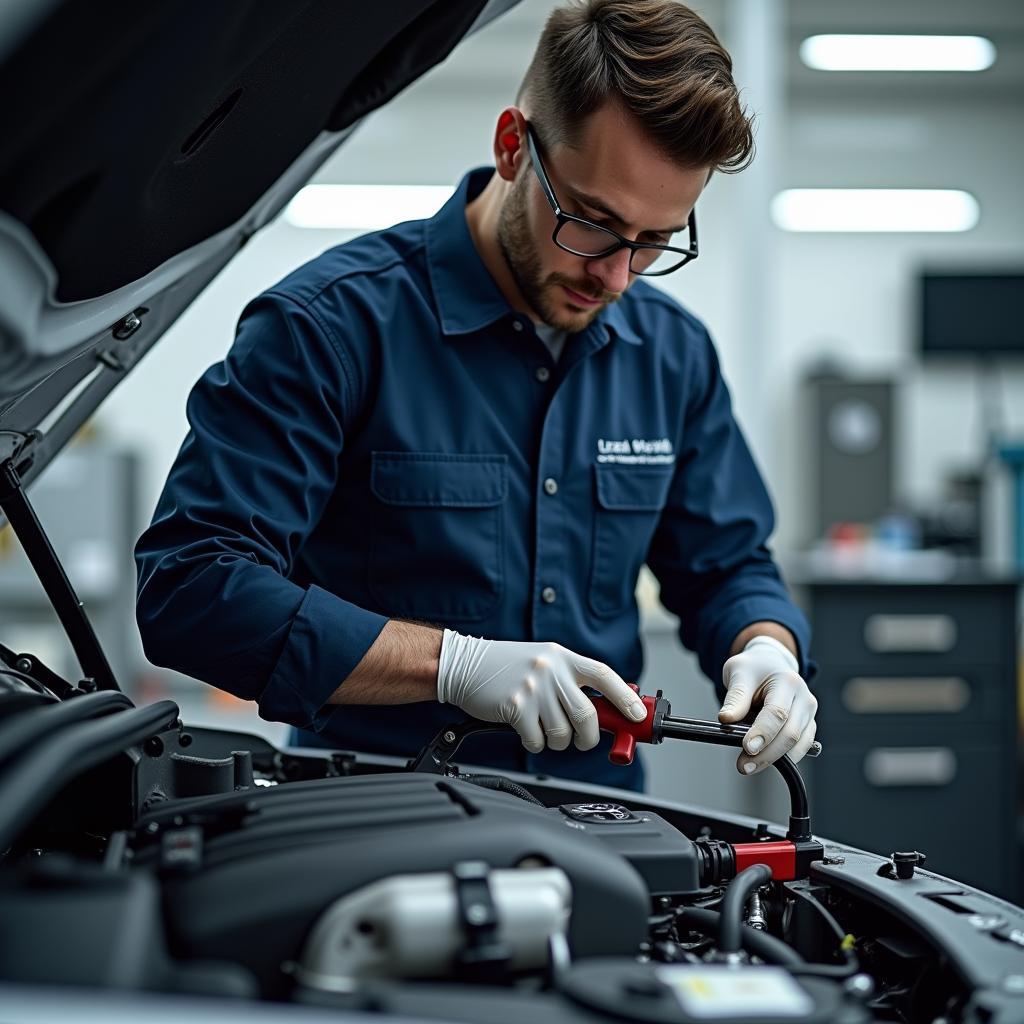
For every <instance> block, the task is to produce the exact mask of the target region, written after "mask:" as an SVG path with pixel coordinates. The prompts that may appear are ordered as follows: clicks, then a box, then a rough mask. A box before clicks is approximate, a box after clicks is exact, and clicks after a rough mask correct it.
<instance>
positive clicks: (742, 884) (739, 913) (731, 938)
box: [718, 864, 772, 953]
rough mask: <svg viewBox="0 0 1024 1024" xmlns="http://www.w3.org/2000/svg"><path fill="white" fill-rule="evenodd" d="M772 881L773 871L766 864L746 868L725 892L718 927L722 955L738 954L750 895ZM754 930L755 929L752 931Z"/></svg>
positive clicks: (719, 946)
mask: <svg viewBox="0 0 1024 1024" xmlns="http://www.w3.org/2000/svg"><path fill="white" fill-rule="evenodd" d="M771 880H772V870H771V868H769V867H767V866H766V865H764V864H752V865H751V866H750V867H749V868H744V870H743V871H741V872H740V873H739V874H738V875H737V876H736V877H735V878H734V879H733V880H732V881H731V882H730V883H729V886H728V888H727V889H726V890H725V896H724V897H723V899H722V918H721V921H720V922H719V927H718V949H719V951H720V952H722V953H738V952H739V951H740V946H741V942H740V939H741V936H742V934H743V927H744V926H743V911H744V908H745V907H746V905H747V900H748V899H749V897H750V894H751V893H752V892H753V891H754V890H755V889H759V888H760V887H761V886H762V885H767V884H768V883H769V882H770V881H771ZM751 930H753V929H751Z"/></svg>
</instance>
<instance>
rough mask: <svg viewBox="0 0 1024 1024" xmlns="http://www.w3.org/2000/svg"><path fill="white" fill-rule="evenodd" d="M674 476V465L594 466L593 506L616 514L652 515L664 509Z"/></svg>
mask: <svg viewBox="0 0 1024 1024" xmlns="http://www.w3.org/2000/svg"><path fill="white" fill-rule="evenodd" d="M674 473H675V466H674V465H664V466H618V465H615V464H614V463H604V464H599V465H596V466H594V475H595V478H596V480H597V503H598V504H599V505H600V506H601V507H602V508H607V509H612V510H615V511H619V512H656V511H657V510H658V509H661V508H664V507H665V500H666V499H667V497H668V489H669V486H670V485H671V483H672V476H673V474H674Z"/></svg>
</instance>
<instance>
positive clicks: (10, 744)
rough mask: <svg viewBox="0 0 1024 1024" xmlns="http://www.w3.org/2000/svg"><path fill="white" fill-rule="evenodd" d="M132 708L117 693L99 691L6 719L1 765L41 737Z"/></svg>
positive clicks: (1, 729) (0, 726) (0, 736)
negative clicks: (90, 719) (75, 724)
mask: <svg viewBox="0 0 1024 1024" xmlns="http://www.w3.org/2000/svg"><path fill="white" fill-rule="evenodd" d="M131 707H134V705H133V704H132V702H131V701H130V700H129V699H128V697H126V696H125V694H123V693H121V692H120V691H119V690H98V691H97V692H96V693H86V694H83V695H82V696H81V697H71V698H69V699H68V700H65V701H61V702H60V703H59V704H50V705H47V706H46V707H41V708H37V709H34V710H33V711H32V712H31V713H30V714H23V715H16V716H14V717H12V718H9V719H8V720H7V721H5V722H0V765H3V764H4V763H5V762H7V761H9V760H10V759H11V758H12V757H14V756H15V755H16V754H18V753H19V752H20V751H22V750H24V749H25V748H26V747H28V746H31V745H32V744H34V743H36V742H38V741H39V740H41V739H42V738H43V737H48V736H52V735H53V734H54V733H55V732H57V731H59V730H60V729H64V728H66V727H67V726H69V725H72V724H73V723H75V722H81V721H84V720H85V719H88V718H100V717H101V716H103V715H109V714H112V713H113V712H114V711H124V710H127V709H128V708H131Z"/></svg>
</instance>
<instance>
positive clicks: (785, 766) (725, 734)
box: [661, 715, 809, 818]
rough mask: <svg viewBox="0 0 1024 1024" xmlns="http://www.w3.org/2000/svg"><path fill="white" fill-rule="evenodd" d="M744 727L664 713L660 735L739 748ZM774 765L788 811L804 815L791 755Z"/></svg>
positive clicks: (802, 793)
mask: <svg viewBox="0 0 1024 1024" xmlns="http://www.w3.org/2000/svg"><path fill="white" fill-rule="evenodd" d="M746 734H747V730H746V727H744V726H741V725H715V724H714V723H713V722H701V721H698V720H697V719H693V718H678V717H677V716H675V715H665V717H664V718H663V719H662V720H661V735H662V736H663V737H668V736H671V737H672V738H673V739H680V740H698V741H699V742H701V743H714V744H717V745H718V746H721V747H742V746H743V737H744V736H746ZM772 767H773V768H775V769H776V771H778V772H779V774H780V775H781V776H782V777H783V779H785V780H786V787H787V788H788V789H789V802H790V814H791V816H792V817H794V818H807V817H809V811H808V807H807V787H806V786H805V785H804V780H803V778H802V777H801V775H800V772H799V771H798V770H797V767H796V765H795V764H794V763H793V761H792V760H791V759H790V757H789V756H788V755H786V754H784V755H783V756H782V757H780V758H779V759H778V760H777V761H776V762H775V763H774V764H773V765H772Z"/></svg>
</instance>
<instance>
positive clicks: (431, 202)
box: [284, 185, 455, 231]
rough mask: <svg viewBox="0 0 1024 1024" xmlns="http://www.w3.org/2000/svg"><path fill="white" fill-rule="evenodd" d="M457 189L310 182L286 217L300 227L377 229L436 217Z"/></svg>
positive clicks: (449, 187) (290, 204)
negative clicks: (318, 183)
mask: <svg viewBox="0 0 1024 1024" xmlns="http://www.w3.org/2000/svg"><path fill="white" fill-rule="evenodd" d="M454 191H455V190H454V189H453V188H452V187H451V186H450V185H307V186H306V187H305V188H304V189H302V190H301V191H300V192H299V193H298V195H297V196H296V197H295V198H294V199H293V200H292V201H291V202H290V203H289V204H288V206H287V208H286V209H285V213H284V216H285V220H287V221H288V223H289V224H291V225H292V226H293V227H297V228H333V229H335V230H352V231H356V230H361V231H373V230H376V229H378V228H386V227H390V226H391V225H392V224H399V223H401V222H402V221H404V220H421V219H422V218H424V217H432V216H433V215H434V214H435V213H437V211H438V210H439V209H440V208H441V207H442V206H443V205H444V204H445V203H446V202H447V201H448V200H449V199H450V198H451V195H452V193H453V192H454Z"/></svg>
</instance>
